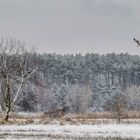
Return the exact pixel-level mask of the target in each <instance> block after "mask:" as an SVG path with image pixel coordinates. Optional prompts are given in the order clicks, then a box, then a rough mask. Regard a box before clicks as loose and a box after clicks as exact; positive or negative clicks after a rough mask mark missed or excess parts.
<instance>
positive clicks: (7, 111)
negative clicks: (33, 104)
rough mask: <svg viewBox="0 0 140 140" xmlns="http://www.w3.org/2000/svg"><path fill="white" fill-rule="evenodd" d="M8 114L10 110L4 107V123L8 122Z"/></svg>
mask: <svg viewBox="0 0 140 140" xmlns="http://www.w3.org/2000/svg"><path fill="white" fill-rule="evenodd" d="M9 113H10V108H9V107H6V115H5V117H4V121H6V122H8V119H9Z"/></svg>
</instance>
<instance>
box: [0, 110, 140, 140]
mask: <svg viewBox="0 0 140 140" xmlns="http://www.w3.org/2000/svg"><path fill="white" fill-rule="evenodd" d="M134 114H135V118H134ZM1 117H2V115H1ZM0 139H1V140H38V139H40V140H45V139H47V140H81V139H82V140H93V139H95V140H110V139H111V140H133V139H134V140H135V139H140V119H139V113H134V112H133V116H132V115H130V114H129V118H127V119H122V120H121V122H120V123H118V122H117V121H116V120H115V119H111V116H110V115H109V114H108V113H90V114H68V115H65V116H63V117H62V118H49V117H47V116H46V117H45V115H44V114H43V113H30V114H27V113H18V114H16V113H11V117H10V119H9V121H8V122H4V121H3V120H2V118H1V125H0Z"/></svg>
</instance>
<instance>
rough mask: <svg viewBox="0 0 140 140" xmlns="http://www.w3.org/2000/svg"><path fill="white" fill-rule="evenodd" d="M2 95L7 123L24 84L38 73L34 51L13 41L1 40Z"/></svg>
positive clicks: (0, 74) (0, 82)
mask: <svg viewBox="0 0 140 140" xmlns="http://www.w3.org/2000/svg"><path fill="white" fill-rule="evenodd" d="M0 62H1V63H0V93H1V96H2V98H3V107H4V109H5V118H4V120H5V121H8V118H9V113H10V111H11V110H12V108H13V107H14V105H15V103H16V101H17V100H18V96H19V94H20V92H21V90H22V87H23V86H24V84H25V83H26V82H27V81H29V79H30V78H31V77H32V75H33V74H34V73H35V72H36V71H37V69H38V64H37V62H36V61H35V60H34V51H28V50H27V49H25V44H24V43H22V42H20V41H17V40H13V39H1V40H0Z"/></svg>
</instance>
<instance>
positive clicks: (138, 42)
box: [133, 38, 140, 47]
mask: <svg viewBox="0 0 140 140" xmlns="http://www.w3.org/2000/svg"><path fill="white" fill-rule="evenodd" d="M133 40H134V42H136V43H137V45H138V46H139V47H140V41H139V40H137V39H135V38H133Z"/></svg>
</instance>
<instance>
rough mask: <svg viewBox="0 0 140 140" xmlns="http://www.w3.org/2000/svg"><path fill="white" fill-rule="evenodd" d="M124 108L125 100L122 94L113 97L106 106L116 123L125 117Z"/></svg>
mask: <svg viewBox="0 0 140 140" xmlns="http://www.w3.org/2000/svg"><path fill="white" fill-rule="evenodd" d="M126 107H127V99H126V96H125V95H124V94H123V93H118V94H116V95H114V96H113V97H112V98H111V99H110V101H108V103H107V104H106V109H107V110H109V111H110V112H111V113H112V115H113V117H114V119H116V120H117V121H118V122H120V121H121V119H123V118H125V117H126V116H127V112H126Z"/></svg>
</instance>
